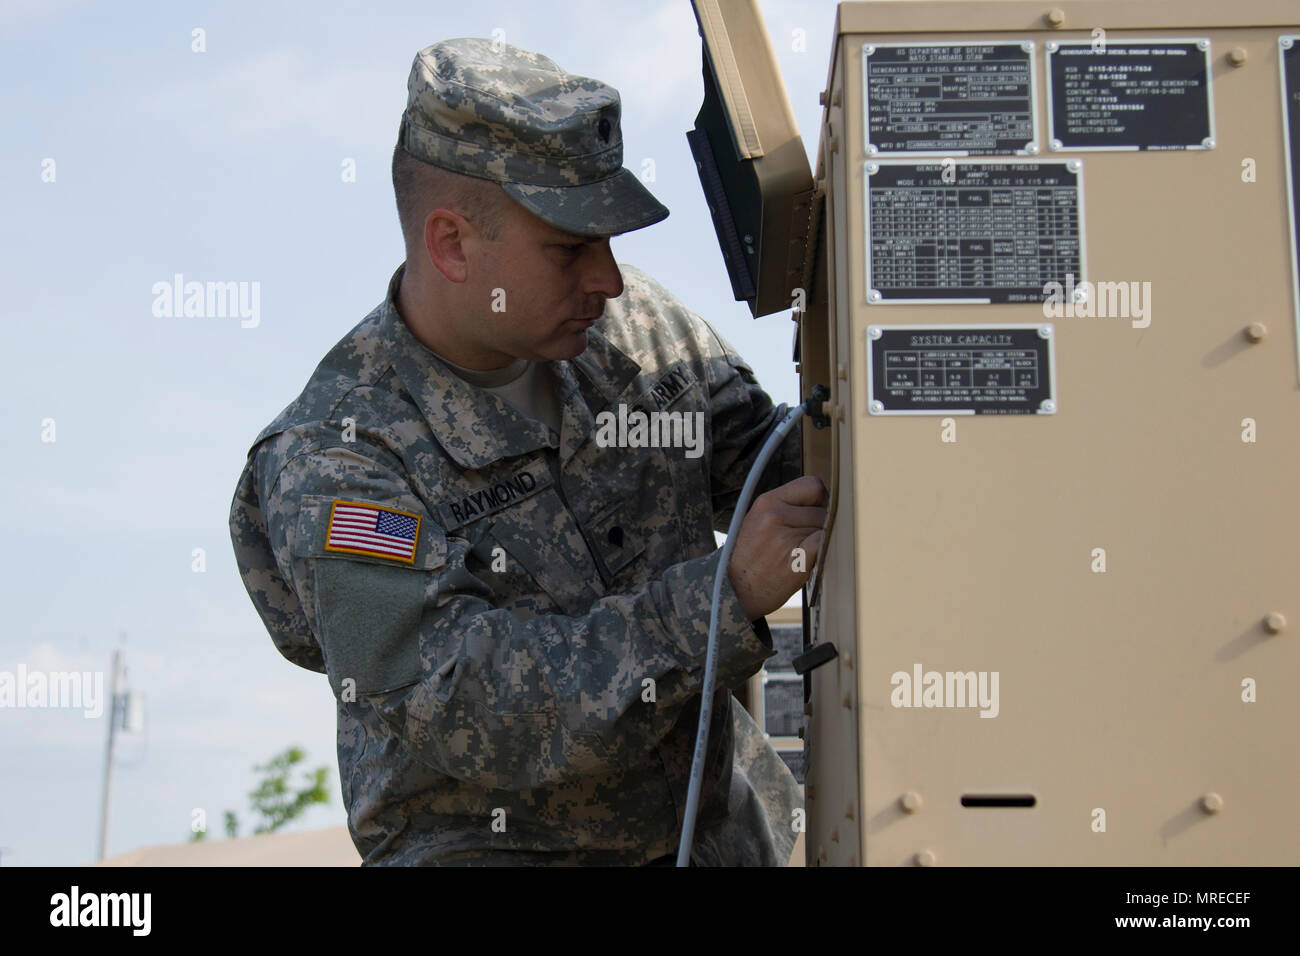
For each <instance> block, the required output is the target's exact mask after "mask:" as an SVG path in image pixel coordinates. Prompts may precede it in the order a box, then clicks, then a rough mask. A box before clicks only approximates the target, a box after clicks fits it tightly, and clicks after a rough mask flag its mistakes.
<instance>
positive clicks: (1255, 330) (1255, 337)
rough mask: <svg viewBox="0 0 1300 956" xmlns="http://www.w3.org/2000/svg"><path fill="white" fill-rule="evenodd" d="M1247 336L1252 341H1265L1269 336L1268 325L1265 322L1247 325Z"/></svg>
mask: <svg viewBox="0 0 1300 956" xmlns="http://www.w3.org/2000/svg"><path fill="white" fill-rule="evenodd" d="M1246 338H1248V339H1250V340H1251V341H1252V342H1263V341H1264V340H1265V339H1266V338H1268V326H1267V325H1265V324H1264V323H1263V322H1252V323H1250V325H1248V326H1246Z"/></svg>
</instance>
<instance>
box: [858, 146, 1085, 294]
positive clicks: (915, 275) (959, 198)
mask: <svg viewBox="0 0 1300 956" xmlns="http://www.w3.org/2000/svg"><path fill="white" fill-rule="evenodd" d="M864 177H865V188H864V189H863V195H864V197H865V202H866V224H867V239H868V241H867V243H866V244H865V245H866V258H867V262H866V280H867V282H866V285H867V302H868V303H869V304H871V305H895V304H913V303H976V304H991V303H1024V302H1039V303H1041V302H1042V301H1043V300H1044V299H1046V298H1047V296H1048V292H1047V291H1046V289H1045V286H1046V285H1047V284H1048V283H1052V282H1058V283H1060V284H1061V287H1062V288H1066V287H1070V288H1074V287H1076V286H1077V285H1078V283H1079V282H1081V281H1082V280H1083V277H1084V273H1085V269H1084V246H1083V164H1082V161H1081V160H1077V159H1072V160H1052V161H1019V160H1008V161H1005V162H996V163H991V162H983V161H980V160H957V159H945V160H943V161H942V162H939V163H934V162H930V163H915V162H907V161H904V160H868V161H867V162H866V164H865V165H864ZM1070 283H1074V285H1073V286H1071V285H1070Z"/></svg>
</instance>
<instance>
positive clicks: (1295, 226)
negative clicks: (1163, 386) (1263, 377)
mask: <svg viewBox="0 0 1300 956" xmlns="http://www.w3.org/2000/svg"><path fill="white" fill-rule="evenodd" d="M1277 46H1278V55H1279V59H1280V60H1281V67H1282V129H1283V131H1284V134H1285V135H1284V136H1283V137H1282V141H1283V143H1284V144H1285V145H1286V168H1287V178H1286V185H1287V197H1288V198H1289V199H1290V203H1289V204H1288V209H1289V211H1290V213H1291V294H1292V296H1293V301H1294V305H1295V321H1296V347H1297V349H1298V350H1300V36H1294V35H1290V36H1280V37H1278V39H1277ZM1297 361H1300V352H1298V353H1297Z"/></svg>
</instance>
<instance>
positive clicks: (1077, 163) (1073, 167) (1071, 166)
mask: <svg viewBox="0 0 1300 956" xmlns="http://www.w3.org/2000/svg"><path fill="white" fill-rule="evenodd" d="M1065 168H1066V169H1068V170H1069V171H1070V172H1072V173H1077V172H1078V171H1079V170H1081V169H1083V160H1080V159H1072V160H1070V161H1069V162H1068V163H1066V164H1065ZM1085 294H1086V293H1083V292H1080V291H1079V290H1077V289H1076V290H1075V298H1082V297H1083V296H1084V295H1085Z"/></svg>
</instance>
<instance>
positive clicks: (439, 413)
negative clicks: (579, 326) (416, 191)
mask: <svg viewBox="0 0 1300 956" xmlns="http://www.w3.org/2000/svg"><path fill="white" fill-rule="evenodd" d="M405 268H406V265H405V263H403V264H402V265H401V266H398V268H397V271H396V272H394V273H393V277H392V279H391V280H390V281H389V283H388V295H387V296H386V297H385V299H384V304H383V306H381V309H382V316H381V318H380V334H381V336H382V337H383V340H384V342H385V343H386V344H387V346H388V352H389V360H390V362H391V363H392V366H393V370H394V371H395V372H396V373H397V377H398V378H400V379H401V381H402V384H403V385H404V386H406V390H407V391H408V392H409V393H410V394H411V397H412V398H413V399H414V401H415V404H416V406H417V407H418V408H419V409H420V412H421V413H422V414H423V415H424V418H425V420H426V421H427V422H428V423H429V428H430V429H431V430H432V432H433V434H434V436H435V437H436V438H437V439H438V443H439V444H440V445H442V447H443V448H444V449H445V450H446V452H447V454H448V455H450V456H451V457H452V459H453V460H454V461H455V462H456V463H457V464H458V465H460V466H461V467H462V468H467V469H475V468H482V467H484V466H486V465H489V464H491V463H492V462H495V461H499V460H501V459H503V458H513V457H515V456H518V455H525V454H527V453H529V452H531V451H536V450H537V449H539V448H546V447H549V448H559V449H560V459H561V462H564V461H567V460H568V459H569V458H570V457H572V455H573V454H574V452H576V451H577V450H578V448H580V447H581V446H582V445H583V444H584V443H585V442H586V441H587V439H588V438H589V437H590V435H591V434H592V432H593V431H594V429H595V416H596V415H597V414H599V412H600V411H602V410H603V409H604V408H606V407H607V406H608V405H609V404H610V403H612V402H613V401H614V399H616V398H617V397H618V396H619V395H620V394H622V392H623V391H624V390H625V389H626V388H627V386H628V385H629V384H631V382H632V381H633V380H634V379H635V378H636V376H637V374H638V373H639V372H640V371H641V367H640V366H639V365H637V363H636V362H634V361H632V359H630V358H628V356H627V355H626V354H624V353H623V352H622V351H620V350H619V349H618V348H617V347H616V346H614V345H613V343H611V342H610V341H609V340H608V339H607V338H605V336H604V335H603V334H602V333H600V332H598V331H597V330H596V328H595V327H594V326H593V327H592V328H590V329H588V330H587V348H586V349H585V350H584V351H583V352H582V354H581V355H578V356H577V357H576V358H573V359H569V360H559V361H555V362H552V363H551V369H552V371H553V373H554V376H555V381H556V384H557V387H558V388H559V393H560V401H561V403H562V406H563V409H564V422H563V425H562V429H563V430H562V433H561V434H560V435H558V436H557V435H556V434H555V433H554V432H552V431H551V430H550V429H549V428H547V427H546V426H545V425H544V424H542V423H541V422H539V421H535V420H533V419H531V418H527V417H526V416H524V415H522V414H520V413H519V412H518V411H517V410H516V409H515V408H514V407H513V406H511V405H510V404H509V403H507V402H505V401H503V400H502V399H500V398H498V397H497V396H496V395H493V394H492V393H491V392H488V391H486V390H484V389H481V388H476V387H474V386H472V385H470V384H469V383H468V382H466V381H464V380H463V379H462V378H460V376H458V375H456V374H455V373H454V372H453V371H452V370H451V369H449V368H448V367H447V366H446V364H445V363H444V362H443V361H442V360H441V359H440V358H439V357H438V356H437V355H436V354H434V353H433V352H432V351H430V350H429V349H428V348H427V347H426V346H425V345H424V344H423V343H422V342H421V341H420V340H419V339H417V338H416V337H415V336H414V335H413V334H412V333H411V330H410V329H409V328H408V327H407V325H406V322H405V321H404V320H403V319H402V316H401V314H400V313H399V312H398V311H397V291H398V289H399V287H400V285H401V280H402V273H403V271H404V270H405Z"/></svg>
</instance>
